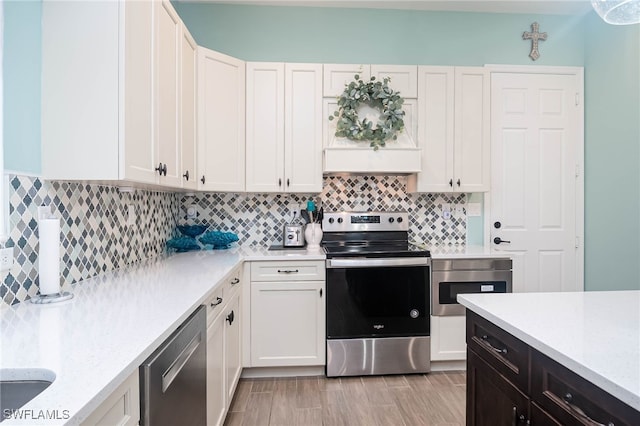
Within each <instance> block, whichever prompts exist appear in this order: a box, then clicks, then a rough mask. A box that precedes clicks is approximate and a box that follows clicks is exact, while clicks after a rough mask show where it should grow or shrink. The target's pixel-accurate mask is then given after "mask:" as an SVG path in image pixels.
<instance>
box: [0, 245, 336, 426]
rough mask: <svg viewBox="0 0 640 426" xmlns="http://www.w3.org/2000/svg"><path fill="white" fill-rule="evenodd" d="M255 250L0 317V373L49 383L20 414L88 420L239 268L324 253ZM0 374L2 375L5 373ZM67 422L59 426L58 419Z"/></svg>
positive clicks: (147, 267) (80, 289)
mask: <svg viewBox="0 0 640 426" xmlns="http://www.w3.org/2000/svg"><path fill="white" fill-rule="evenodd" d="M293 252H294V253H292V251H286V252H282V251H280V252H278V251H276V252H273V251H272V252H269V251H267V250H266V249H262V248H256V247H237V248H232V249H229V250H219V251H200V252H190V253H181V254H173V255H165V256H160V257H158V258H156V259H151V260H147V261H144V262H140V263H138V264H136V265H133V266H130V267H126V268H122V269H120V270H117V271H113V272H109V273H105V274H102V275H99V276H97V277H94V278H91V279H88V280H85V281H82V282H79V283H77V284H74V286H73V293H74V298H73V299H71V300H69V301H65V302H61V303H58V304H53V305H34V304H32V303H29V302H25V303H20V304H17V305H13V306H10V307H6V306H5V307H4V308H2V309H0V336H1V337H2V338H1V339H0V369H16V368H28V369H31V368H41V369H48V370H51V371H53V372H54V373H55V375H56V378H55V381H54V382H53V383H52V384H51V386H49V387H48V388H47V389H46V390H45V391H43V392H42V393H41V394H40V395H38V396H37V397H35V398H34V399H33V400H31V401H30V402H28V403H27V404H26V405H25V406H23V407H22V408H21V410H33V413H34V415H33V416H36V415H37V414H38V413H39V412H40V410H49V411H52V410H57V413H58V414H57V417H60V418H59V419H57V420H50V419H46V420H45V419H43V420H38V421H34V420H33V416H32V418H31V419H25V420H16V419H8V420H5V421H4V422H3V423H2V424H3V425H4V424H6V425H34V424H35V425H38V424H40V425H45V424H46V425H60V424H70V425H75V424H79V423H81V422H82V421H83V420H84V419H85V418H86V417H87V416H88V415H89V414H91V413H92V412H93V410H95V409H96V408H97V407H98V406H99V405H100V404H101V403H102V402H103V401H104V400H105V399H106V397H108V396H109V395H110V394H111V393H112V392H113V391H114V390H115V389H116V388H117V387H118V386H119V385H120V384H121V383H122V382H123V381H124V380H125V379H126V378H127V377H129V376H130V375H131V374H132V373H133V372H134V371H136V370H137V368H138V366H139V365H140V364H141V363H142V362H143V361H144V360H145V359H146V358H147V357H148V356H149V355H151V353H152V352H153V351H154V350H155V349H156V348H157V347H158V346H159V345H160V344H162V342H163V341H164V340H165V339H166V338H167V337H168V336H169V335H170V334H171V333H172V332H173V331H175V330H176V329H177V328H178V326H179V325H180V324H181V323H182V322H183V321H184V320H185V319H186V318H187V317H188V316H189V315H190V314H191V313H192V312H193V311H194V310H195V309H196V308H197V307H198V306H199V305H200V304H202V303H203V302H204V301H205V300H206V299H207V297H209V295H210V294H211V293H212V292H213V290H214V289H215V287H216V286H217V285H218V283H219V282H220V281H221V280H222V279H223V278H224V277H225V275H227V274H228V273H230V272H231V271H232V270H233V268H235V267H236V266H237V265H239V264H241V263H242V262H243V261H245V260H247V261H251V260H322V259H324V258H325V256H324V252H316V251H314V252H311V251H307V250H295V251H293ZM5 372H6V370H5ZM64 410H68V411H67V412H68V414H69V416H67V417H68V418H67V419H63V418H62V417H65V416H64V413H65V411H64Z"/></svg>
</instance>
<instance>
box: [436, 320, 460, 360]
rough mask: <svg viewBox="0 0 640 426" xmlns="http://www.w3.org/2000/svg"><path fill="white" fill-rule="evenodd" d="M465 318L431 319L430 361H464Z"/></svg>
mask: <svg viewBox="0 0 640 426" xmlns="http://www.w3.org/2000/svg"><path fill="white" fill-rule="evenodd" d="M465 335H466V318H465V316H464V315H461V316H450V317H440V316H437V317H434V316H432V317H431V360H432V361H455V360H464V359H465V358H466V356H467V343H466V341H465Z"/></svg>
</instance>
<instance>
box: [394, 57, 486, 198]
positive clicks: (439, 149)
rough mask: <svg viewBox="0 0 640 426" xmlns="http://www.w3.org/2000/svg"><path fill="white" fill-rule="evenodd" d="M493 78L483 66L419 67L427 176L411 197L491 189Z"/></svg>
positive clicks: (418, 178)
mask: <svg viewBox="0 0 640 426" xmlns="http://www.w3.org/2000/svg"><path fill="white" fill-rule="evenodd" d="M489 108H490V99H489V74H488V71H487V70H486V69H485V68H482V67H434V66H420V67H418V123H419V124H418V129H419V130H418V144H419V146H420V148H422V152H423V155H422V171H421V172H420V173H418V174H417V175H412V176H410V177H409V180H408V184H407V189H408V190H409V191H410V192H485V191H488V190H489V177H490V175H489V161H490V159H489V153H490V151H489V149H490V140H489V137H490V134H489V124H490V121H489V113H490V111H489Z"/></svg>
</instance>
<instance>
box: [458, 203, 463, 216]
mask: <svg viewBox="0 0 640 426" xmlns="http://www.w3.org/2000/svg"><path fill="white" fill-rule="evenodd" d="M456 214H457V215H464V207H463V206H459V205H458V206H456Z"/></svg>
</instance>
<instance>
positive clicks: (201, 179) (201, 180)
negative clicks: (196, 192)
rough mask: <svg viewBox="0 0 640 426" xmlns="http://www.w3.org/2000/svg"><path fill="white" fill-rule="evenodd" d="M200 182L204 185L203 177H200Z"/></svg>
mask: <svg viewBox="0 0 640 426" xmlns="http://www.w3.org/2000/svg"><path fill="white" fill-rule="evenodd" d="M200 182H202V184H203V185H204V183H205V179H204V175H202V177H201V178H200Z"/></svg>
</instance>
